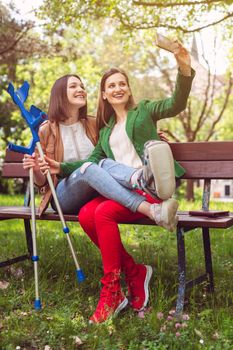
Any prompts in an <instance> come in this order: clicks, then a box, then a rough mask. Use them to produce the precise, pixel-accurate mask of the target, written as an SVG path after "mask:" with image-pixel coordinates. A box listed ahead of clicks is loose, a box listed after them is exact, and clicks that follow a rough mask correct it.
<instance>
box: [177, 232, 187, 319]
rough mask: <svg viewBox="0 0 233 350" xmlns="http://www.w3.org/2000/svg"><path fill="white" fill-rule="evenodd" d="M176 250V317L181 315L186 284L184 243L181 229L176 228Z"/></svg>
mask: <svg viewBox="0 0 233 350" xmlns="http://www.w3.org/2000/svg"><path fill="white" fill-rule="evenodd" d="M177 250H178V274H179V286H178V296H177V302H176V317H179V316H180V315H182V312H183V308H184V297H185V284H186V277H185V273H186V264H185V241H184V230H183V228H181V227H177Z"/></svg>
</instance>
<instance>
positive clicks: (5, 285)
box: [0, 281, 10, 289]
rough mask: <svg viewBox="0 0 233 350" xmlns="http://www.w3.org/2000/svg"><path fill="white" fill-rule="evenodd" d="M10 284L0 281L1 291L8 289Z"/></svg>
mask: <svg viewBox="0 0 233 350" xmlns="http://www.w3.org/2000/svg"><path fill="white" fill-rule="evenodd" d="M9 284H10V283H9V282H7V281H0V289H7V288H8V286H9Z"/></svg>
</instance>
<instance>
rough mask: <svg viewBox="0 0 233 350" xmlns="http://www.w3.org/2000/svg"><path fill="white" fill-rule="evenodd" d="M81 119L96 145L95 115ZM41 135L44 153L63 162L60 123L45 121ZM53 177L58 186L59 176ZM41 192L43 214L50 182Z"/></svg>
mask: <svg viewBox="0 0 233 350" xmlns="http://www.w3.org/2000/svg"><path fill="white" fill-rule="evenodd" d="M80 121H81V122H82V124H83V126H84V128H85V130H86V133H87V136H88V138H89V139H90V140H91V142H92V143H93V145H96V143H97V133H96V119H95V118H94V117H87V118H86V119H81V120H80ZM39 137H40V143H41V147H42V149H43V152H44V154H46V155H47V156H48V157H49V158H51V159H54V160H56V161H57V162H62V161H63V154H64V150H63V143H62V139H61V135H60V130H59V126H58V124H57V123H55V122H50V121H46V122H44V123H43V124H42V125H41V127H40V129H39ZM52 178H53V183H54V186H55V187H56V185H57V183H58V179H57V176H56V175H52ZM40 193H41V194H42V198H41V203H40V206H39V215H41V214H42V213H43V212H44V211H45V210H46V208H47V207H48V205H49V202H50V199H51V195H52V194H51V190H50V188H49V185H48V184H45V185H44V186H43V187H41V188H40Z"/></svg>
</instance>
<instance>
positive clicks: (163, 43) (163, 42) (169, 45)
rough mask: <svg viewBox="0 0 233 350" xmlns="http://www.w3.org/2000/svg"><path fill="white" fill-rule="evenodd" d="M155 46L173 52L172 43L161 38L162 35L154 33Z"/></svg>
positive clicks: (163, 37)
mask: <svg viewBox="0 0 233 350" xmlns="http://www.w3.org/2000/svg"><path fill="white" fill-rule="evenodd" d="M155 44H156V45H157V46H158V47H160V48H161V49H164V50H167V51H170V52H173V50H172V47H173V42H172V41H171V40H170V39H168V38H166V37H165V36H163V35H162V34H159V33H156V36H155Z"/></svg>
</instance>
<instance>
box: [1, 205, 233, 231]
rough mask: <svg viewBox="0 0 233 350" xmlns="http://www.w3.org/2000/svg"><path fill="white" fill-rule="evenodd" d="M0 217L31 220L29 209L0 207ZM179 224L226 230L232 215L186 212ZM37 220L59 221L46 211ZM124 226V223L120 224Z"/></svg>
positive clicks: (73, 218)
mask: <svg viewBox="0 0 233 350" xmlns="http://www.w3.org/2000/svg"><path fill="white" fill-rule="evenodd" d="M0 216H1V218H2V219H3V220H4V219H15V218H18V219H30V218H31V209H30V208H29V207H20V206H19V207H18V206H15V207H14V206H11V207H7V206H5V207H0ZM178 216H179V224H178V226H180V227H193V228H194V227H210V228H228V227H230V226H232V225H233V214H231V215H230V216H224V217H217V218H209V217H203V216H191V215H189V213H188V212H178ZM64 218H65V220H66V221H74V222H78V216H77V215H71V214H66V215H64ZM36 219H37V220H51V221H59V220H60V219H59V215H58V214H57V213H55V212H54V211H52V210H47V211H46V212H45V213H44V214H43V215H41V216H40V217H39V215H38V213H37V214H36ZM120 223H121V224H124V223H125V222H124V221H122V222H120ZM128 223H129V222H128ZM131 223H133V224H135V225H136V224H138V225H154V226H155V225H156V224H155V222H154V221H152V220H150V219H146V218H145V219H141V220H138V221H132V222H131Z"/></svg>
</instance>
